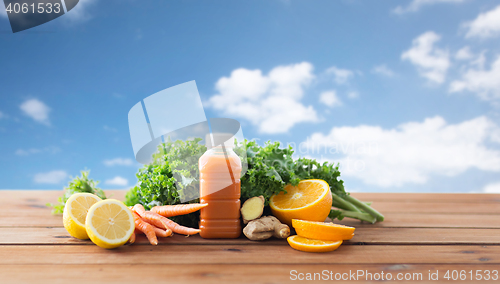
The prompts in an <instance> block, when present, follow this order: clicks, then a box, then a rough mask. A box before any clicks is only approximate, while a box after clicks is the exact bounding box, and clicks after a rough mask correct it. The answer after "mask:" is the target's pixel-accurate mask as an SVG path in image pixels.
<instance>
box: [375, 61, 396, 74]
mask: <svg viewBox="0 0 500 284" xmlns="http://www.w3.org/2000/svg"><path fill="white" fill-rule="evenodd" d="M372 72H373V73H375V74H380V75H383V76H386V77H394V72H393V71H392V70H391V69H389V67H387V66H385V64H382V65H378V66H375V67H373V69H372Z"/></svg>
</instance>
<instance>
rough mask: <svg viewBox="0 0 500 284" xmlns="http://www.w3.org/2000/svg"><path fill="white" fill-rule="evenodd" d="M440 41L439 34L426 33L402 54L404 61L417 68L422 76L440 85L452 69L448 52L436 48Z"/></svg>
mask: <svg viewBox="0 0 500 284" xmlns="http://www.w3.org/2000/svg"><path fill="white" fill-rule="evenodd" d="M440 39H441V37H440V36H439V35H438V34H436V33H434V32H432V31H429V32H426V33H424V34H422V35H420V36H419V37H417V38H416V39H414V40H413V42H412V47H411V48H410V49H409V50H407V51H405V52H404V53H403V54H401V59H402V60H408V61H410V62H411V63H413V64H414V65H415V66H416V67H417V69H418V71H419V73H420V76H422V77H425V78H427V79H428V80H430V81H431V82H434V83H438V84H440V83H443V82H444V80H445V77H446V71H447V70H448V68H449V67H450V60H449V54H448V51H447V50H443V49H440V48H437V47H435V46H434V44H435V43H436V42H438V41H439V40H440Z"/></svg>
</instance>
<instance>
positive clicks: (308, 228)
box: [292, 219, 355, 241]
mask: <svg viewBox="0 0 500 284" xmlns="http://www.w3.org/2000/svg"><path fill="white" fill-rule="evenodd" d="M292 226H293V227H294V228H295V232H297V235H299V236H302V237H304V238H310V239H316V240H323V241H338V240H350V239H352V237H353V236H354V230H355V228H354V227H349V226H344V225H339V224H334V223H325V222H311V221H304V220H297V219H293V220H292Z"/></svg>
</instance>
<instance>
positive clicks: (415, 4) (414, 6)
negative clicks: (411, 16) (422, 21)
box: [392, 0, 465, 15]
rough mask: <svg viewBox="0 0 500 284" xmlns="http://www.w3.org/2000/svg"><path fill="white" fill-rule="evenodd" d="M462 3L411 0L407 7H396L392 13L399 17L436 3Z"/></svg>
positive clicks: (462, 0)
mask: <svg viewBox="0 0 500 284" xmlns="http://www.w3.org/2000/svg"><path fill="white" fill-rule="evenodd" d="M464 1H465V0H413V1H411V3H410V4H408V6H406V7H402V6H397V7H396V8H394V10H392V12H393V13H396V14H399V15H401V14H404V13H409V12H417V11H418V10H420V8H421V7H423V6H429V5H433V4H436V3H462V2H464Z"/></svg>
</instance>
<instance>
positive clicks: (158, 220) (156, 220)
mask: <svg viewBox="0 0 500 284" xmlns="http://www.w3.org/2000/svg"><path fill="white" fill-rule="evenodd" d="M132 211H134V212H135V213H137V214H138V215H139V216H141V218H142V219H144V220H145V221H146V222H148V223H149V224H151V225H153V226H156V227H158V228H160V229H164V230H166V229H169V227H168V225H167V224H166V222H165V220H162V216H160V215H158V214H152V213H153V212H150V211H146V209H144V206H142V205H141V204H136V205H134V207H132Z"/></svg>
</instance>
